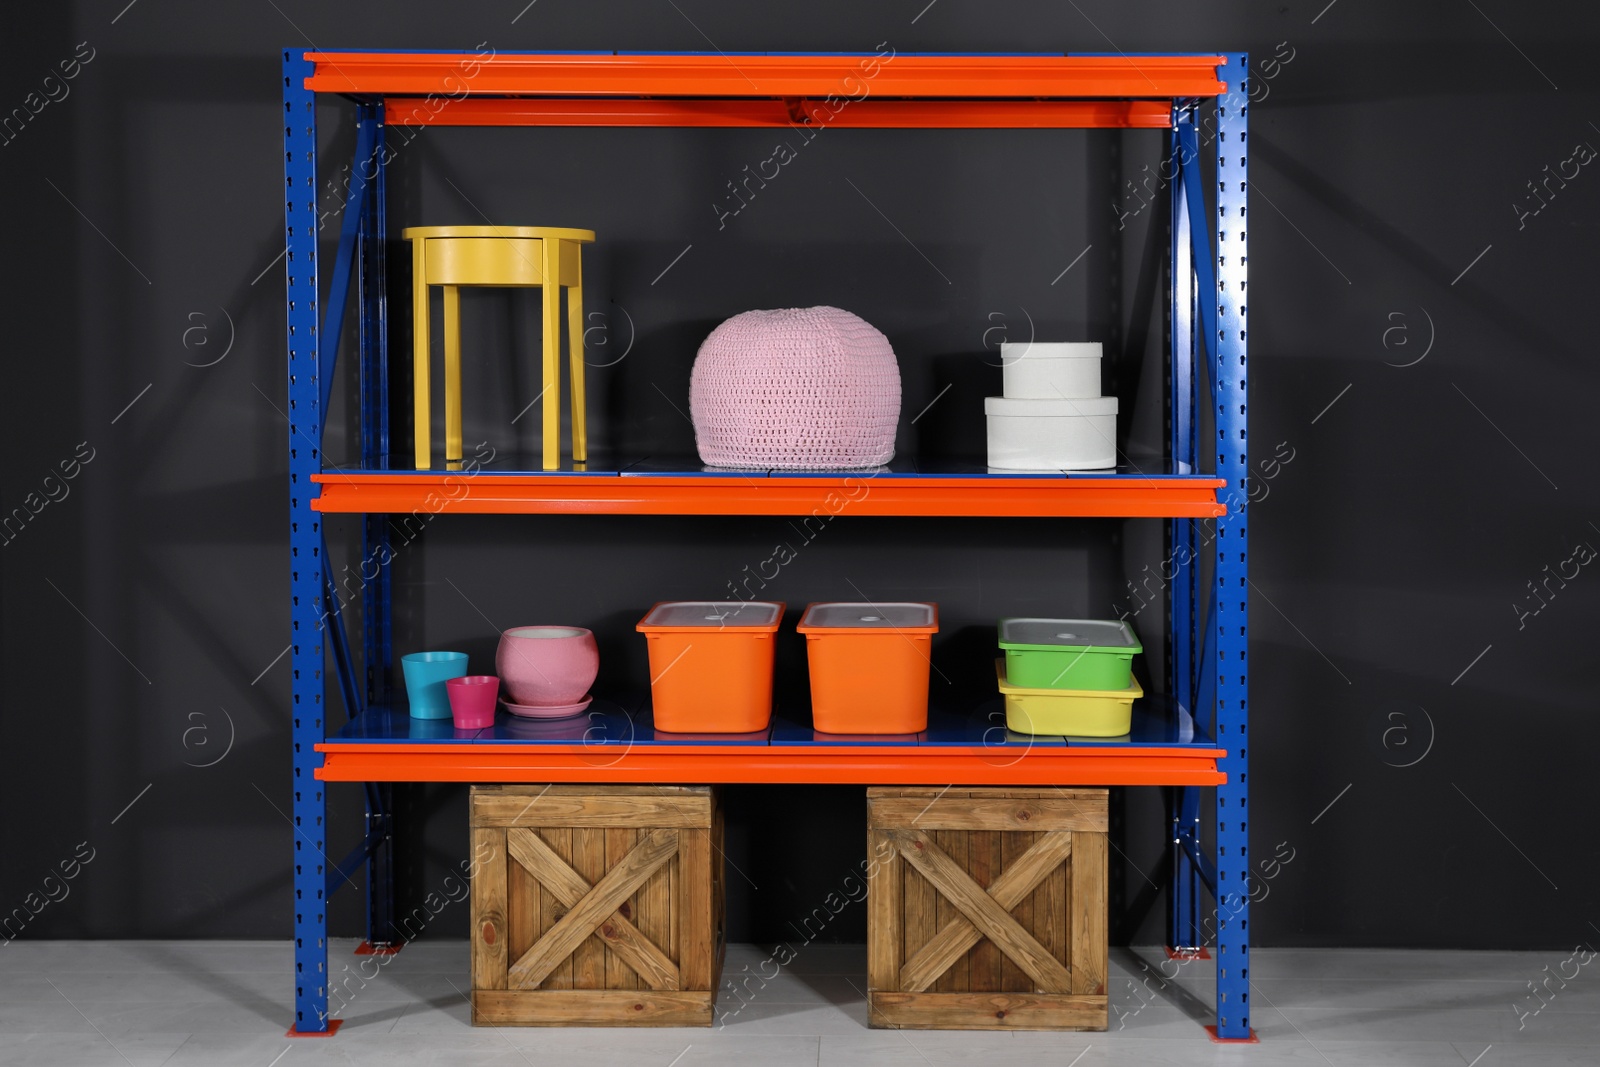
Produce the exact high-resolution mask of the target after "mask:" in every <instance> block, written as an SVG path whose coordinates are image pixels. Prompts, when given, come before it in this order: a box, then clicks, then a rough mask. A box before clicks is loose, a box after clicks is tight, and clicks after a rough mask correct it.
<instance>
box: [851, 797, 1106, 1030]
mask: <svg viewBox="0 0 1600 1067" xmlns="http://www.w3.org/2000/svg"><path fill="white" fill-rule="evenodd" d="M1106 825H1107V803H1106V790H1104V789H959V788H953V789H937V788H873V789H868V790H867V850H868V851H867V857H868V864H869V874H870V877H869V879H868V887H869V888H868V891H867V893H868V897H867V899H868V905H867V907H868V910H867V988H868V994H867V999H868V1021H869V1023H870V1025H872V1026H875V1027H901V1028H908V1029H935V1030H1104V1029H1105V1028H1106V1009H1107V997H1106V968H1107V963H1108V950H1107V946H1106V923H1107V918H1108V911H1107V903H1106V873H1107V865H1106Z"/></svg>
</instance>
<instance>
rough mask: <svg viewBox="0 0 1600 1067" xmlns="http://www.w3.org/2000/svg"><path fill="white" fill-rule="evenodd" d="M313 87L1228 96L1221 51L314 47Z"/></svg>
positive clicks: (548, 92)
mask: <svg viewBox="0 0 1600 1067" xmlns="http://www.w3.org/2000/svg"><path fill="white" fill-rule="evenodd" d="M306 58H307V59H308V60H310V61H311V62H312V63H314V64H315V68H314V72H313V73H312V74H311V75H310V76H308V77H307V78H306V81H305V85H306V88H308V89H311V90H314V91H316V92H332V93H362V94H372V95H379V96H428V95H429V94H432V95H434V96H435V97H437V98H440V99H459V98H464V97H467V96H484V95H488V96H680V97H727V98H731V97H746V98H749V97H780V98H781V97H791V96H792V97H816V98H825V97H828V96H834V97H836V98H853V99H857V100H859V99H863V98H865V97H867V96H870V97H873V98H880V99H881V98H884V97H972V98H979V99H996V98H1004V97H1011V98H1014V99H1032V98H1039V97H1044V98H1050V97H1056V98H1061V97H1067V98H1073V97H1077V98H1097V97H1098V98H1108V97H1109V98H1118V97H1121V98H1143V99H1156V100H1171V99H1173V98H1175V97H1201V96H1217V95H1219V94H1221V93H1223V92H1224V91H1225V90H1226V86H1225V85H1224V83H1223V82H1221V81H1220V80H1218V77H1217V68H1218V67H1219V66H1221V65H1222V62H1223V60H1222V57H1221V56H1210V55H1207V56H1149V57H1147V56H1131V57H1129V56H928V55H893V54H889V53H874V54H867V55H832V56H808V55H782V54H765V55H630V54H623V55H616V54H609V53H601V54H583V55H543V54H505V53H502V54H482V53H476V52H456V53H448V52H446V53H437V54H431V53H421V54H406V53H380V52H308V53H306Z"/></svg>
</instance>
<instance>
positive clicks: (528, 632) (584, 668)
mask: <svg viewBox="0 0 1600 1067" xmlns="http://www.w3.org/2000/svg"><path fill="white" fill-rule="evenodd" d="M494 665H495V670H497V671H498V672H499V673H500V682H501V684H502V685H503V686H504V688H505V699H506V701H507V703H508V704H521V705H524V706H528V707H545V708H554V707H565V706H571V705H575V704H578V703H579V702H580V701H582V700H583V699H584V698H585V697H586V696H588V694H589V687H590V686H591V685H593V684H594V679H595V676H596V675H597V674H599V673H600V651H599V649H598V648H597V647H596V646H595V642H594V634H593V632H591V631H589V630H586V629H584V628H583V627H581V626H517V627H513V628H512V629H510V630H507V631H506V632H505V633H503V634H501V635H500V647H499V648H498V649H497V650H496V651H495V656H494Z"/></svg>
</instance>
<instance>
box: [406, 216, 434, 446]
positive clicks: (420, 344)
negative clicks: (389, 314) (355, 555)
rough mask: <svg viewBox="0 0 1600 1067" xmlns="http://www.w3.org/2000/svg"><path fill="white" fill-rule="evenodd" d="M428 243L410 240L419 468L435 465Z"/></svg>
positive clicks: (415, 437) (415, 436) (415, 432)
mask: <svg viewBox="0 0 1600 1067" xmlns="http://www.w3.org/2000/svg"><path fill="white" fill-rule="evenodd" d="M427 246H428V242H427V241H426V240H425V239H423V238H420V237H419V238H417V239H416V240H414V241H412V242H411V332H412V335H413V340H412V349H413V353H414V355H413V359H412V368H411V395H412V398H413V401H412V403H413V413H414V414H413V427H412V433H411V436H412V440H413V441H415V442H416V449H417V470H419V471H425V470H427V469H428V468H429V467H431V466H432V465H433V442H432V441H431V440H430V439H429V436H428V434H429V425H428V424H429V420H430V418H431V417H432V412H431V411H430V410H429V408H430V401H429V397H428V340H429V338H428V333H429V327H428V254H427Z"/></svg>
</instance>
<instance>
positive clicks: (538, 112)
mask: <svg viewBox="0 0 1600 1067" xmlns="http://www.w3.org/2000/svg"><path fill="white" fill-rule="evenodd" d="M383 103H384V119H385V121H386V122H388V123H389V124H390V125H391V126H677V127H684V126H764V127H771V128H778V127H790V128H794V129H798V130H805V131H810V130H820V129H826V128H828V127H840V128H846V129H1153V130H1159V129H1166V128H1168V127H1170V126H1171V125H1172V107H1171V105H1170V103H1169V102H1168V101H1165V100H873V99H863V100H859V101H855V102H852V103H849V104H846V105H840V106H838V107H837V108H833V107H829V106H828V104H827V103H826V102H824V101H823V100H817V99H811V98H789V99H786V100H777V99H773V100H737V99H733V100H729V99H715V100H680V99H665V100H663V99H633V98H620V99H619V98H614V97H578V98H572V97H554V98H551V97H511V96H466V97H462V98H460V99H458V100H448V99H446V100H438V99H435V100H432V101H429V100H426V99H419V98H417V97H411V96H391V97H385V98H384V102H383Z"/></svg>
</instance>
